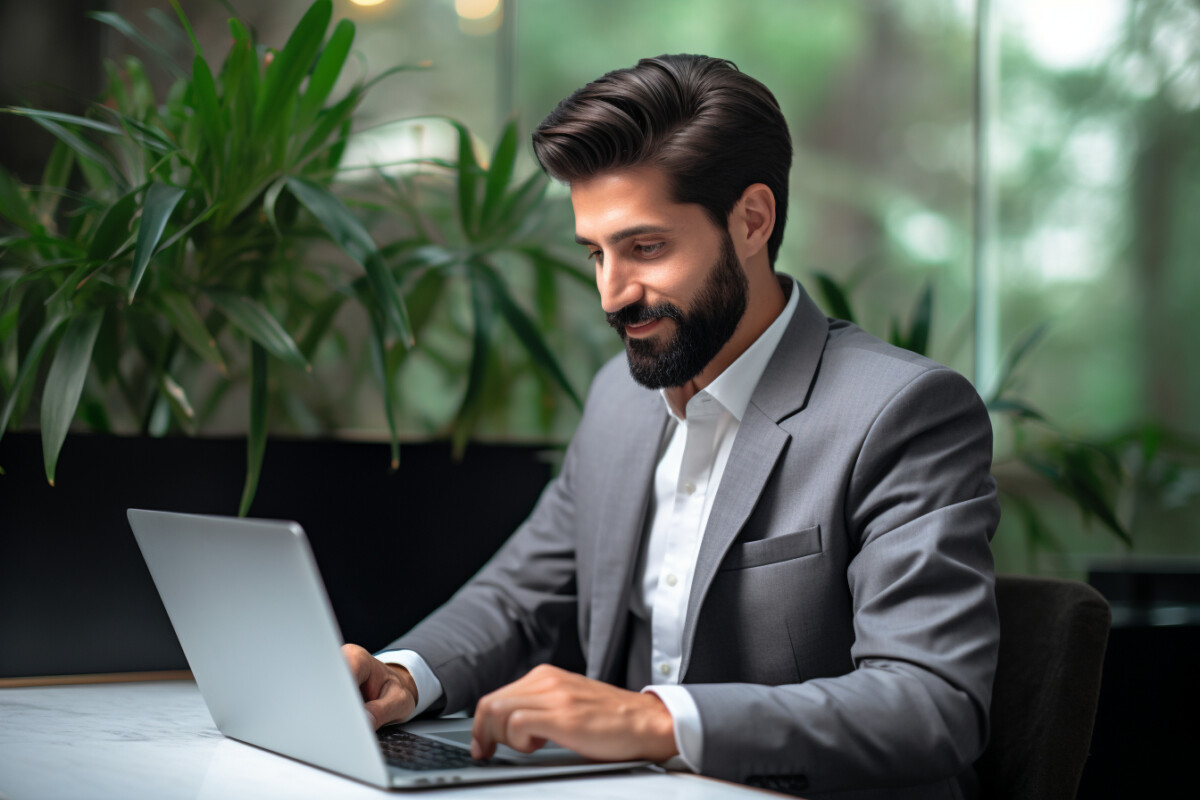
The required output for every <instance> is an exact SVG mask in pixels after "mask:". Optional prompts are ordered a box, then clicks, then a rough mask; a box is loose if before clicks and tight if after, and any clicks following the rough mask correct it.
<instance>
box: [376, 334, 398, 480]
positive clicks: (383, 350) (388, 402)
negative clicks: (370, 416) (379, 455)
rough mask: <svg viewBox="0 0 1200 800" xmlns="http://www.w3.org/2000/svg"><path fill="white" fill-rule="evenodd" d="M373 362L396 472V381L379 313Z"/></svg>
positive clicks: (393, 468)
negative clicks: (390, 368)
mask: <svg viewBox="0 0 1200 800" xmlns="http://www.w3.org/2000/svg"><path fill="white" fill-rule="evenodd" d="M370 346H371V363H372V365H373V366H374V367H375V377H376V379H377V380H378V381H379V385H380V387H382V389H383V415H384V418H385V419H386V421H387V426H388V440H389V442H390V446H391V469H392V471H393V472H394V471H395V470H397V469H399V468H400V430H399V427H398V426H397V424H396V405H397V403H396V382H395V380H394V377H395V376H394V374H393V373H392V372H391V370H389V369H388V360H389V359H388V351H387V328H386V325H385V324H384V322H383V320H381V319H379V314H378V313H373V314H371V337H370Z"/></svg>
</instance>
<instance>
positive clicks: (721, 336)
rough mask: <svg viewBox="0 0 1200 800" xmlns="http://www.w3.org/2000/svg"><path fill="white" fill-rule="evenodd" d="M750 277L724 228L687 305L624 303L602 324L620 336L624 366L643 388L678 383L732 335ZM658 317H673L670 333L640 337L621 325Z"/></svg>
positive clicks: (693, 373)
mask: <svg viewBox="0 0 1200 800" xmlns="http://www.w3.org/2000/svg"><path fill="white" fill-rule="evenodd" d="M749 291H750V283H749V281H748V280H747V279H746V273H745V271H744V270H743V269H742V266H741V263H740V262H739V261H738V257H737V253H736V252H735V251H734V249H733V241H732V240H731V239H730V238H729V234H728V233H726V234H725V237H724V241H723V242H722V244H721V255H720V256H719V257H718V259H717V261H716V262H715V263H714V264H713V266H712V268H711V269H709V271H708V277H707V278H706V279H705V281H704V285H703V286H701V287H700V290H699V291H698V292H696V295H695V297H694V298H693V300H692V307H691V308H690V309H689V310H688V311H687V312H684V311H683V310H682V309H681V308H679V306H676V305H674V304H672V303H659V304H657V305H653V306H645V305H642V304H640V303H639V304H635V305H628V306H625V307H624V308H622V309H620V310H619V311H614V312H613V313H611V314H608V315H607V318H608V324H609V325H612V326H613V327H614V328H616V329H617V332H618V333H620V334H621V338H622V339H623V340H624V341H625V354H626V356H627V357H628V358H629V372H630V374H631V375H633V379H634V380H635V381H637V382H638V383H640V384H641V385H642V386H645V387H646V388H648V389H664V388H666V387H669V386H682V385H683V384H685V383H687V382H688V381H690V380H691V379H692V378H694V377H696V376H697V375H699V374H700V372H701V371H702V370H703V369H704V368H705V367H706V366H708V364H709V362H710V361H712V360H713V358H715V357H716V355H717V353H719V352H720V351H721V348H722V347H724V346H725V343H726V342H728V341H729V340H730V338H731V337H732V336H733V332H734V330H735V329H736V328H737V325H738V322H740V321H741V319H742V315H743V314H745V313H746V298H747V296H748V294H749ZM660 317H664V318H666V319H670V320H674V322H675V335H674V336H672V337H671V338H670V339H665V340H664V339H663V336H662V335H661V334H658V335H654V336H649V337H647V338H645V339H636V338H631V337H630V336H629V335H628V334H626V332H625V326H626V325H637V324H639V323H645V322H649V321H651V320H654V319H658V318H660Z"/></svg>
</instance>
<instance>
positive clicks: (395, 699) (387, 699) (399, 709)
mask: <svg viewBox="0 0 1200 800" xmlns="http://www.w3.org/2000/svg"><path fill="white" fill-rule="evenodd" d="M363 707H364V708H366V710H367V713H368V714H370V715H371V721H372V722H373V724H374V727H375V728H376V729H379V728H380V727H381V726H383V725H387V724H388V723H389V722H403V721H404V720H406V719H408V718H409V717H410V716H412V712H413V709H414V708H415V707H416V698H414V697H413V696H412V695H411V694H409V692H408V690H407V689H406V688H405V687H404V685H403V684H401V683H400V680H399V679H398V678H395V677H392V678H389V679H388V680H386V681H384V682H383V684H382V685H381V686H380V689H379V694H378V696H377V697H375V698H373V699H371V700H368V701H367V702H366V703H364V704H363Z"/></svg>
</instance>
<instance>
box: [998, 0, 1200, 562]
mask: <svg viewBox="0 0 1200 800" xmlns="http://www.w3.org/2000/svg"><path fill="white" fill-rule="evenodd" d="M994 5H995V8H996V22H997V23H998V25H999V41H1000V50H999V67H1000V69H999V78H1000V79H999V85H998V94H997V96H996V98H995V105H996V111H997V116H996V119H995V120H994V123H993V124H992V126H991V129H990V133H991V137H992V147H991V150H990V153H989V156H990V162H991V171H992V175H993V176H994V180H995V185H994V187H993V189H994V191H995V193H996V196H997V198H998V216H997V230H996V238H995V239H994V241H992V242H991V243H990V244H991V247H992V248H993V250H992V252H993V254H994V256H995V260H996V261H995V267H996V274H997V275H998V277H999V281H1000V283H999V285H1000V287H1001V291H1000V294H999V305H1000V326H1001V338H1002V340H1004V341H1007V342H1012V341H1015V340H1017V339H1019V338H1020V337H1021V336H1022V335H1023V334H1025V333H1026V332H1028V331H1030V330H1032V329H1034V328H1035V327H1037V326H1039V325H1042V324H1046V325H1047V326H1048V327H1047V335H1046V337H1045V340H1044V341H1043V343H1042V344H1041V346H1040V347H1038V349H1037V350H1036V351H1035V352H1034V353H1033V354H1032V356H1031V358H1030V361H1029V364H1028V367H1029V369H1028V370H1026V371H1025V372H1024V381H1023V385H1021V387H1020V391H1021V393H1022V395H1023V396H1024V397H1026V398H1027V399H1028V400H1029V401H1030V402H1031V403H1032V404H1033V405H1034V406H1035V407H1037V408H1038V409H1040V410H1042V411H1043V412H1045V413H1046V414H1047V415H1048V416H1050V417H1051V418H1052V419H1054V420H1055V421H1056V422H1057V423H1058V425H1060V426H1061V428H1062V430H1063V431H1065V432H1066V433H1067V434H1068V435H1069V436H1071V437H1075V438H1078V439H1080V440H1085V441H1093V442H1098V443H1103V444H1105V445H1108V446H1109V450H1110V451H1111V452H1113V453H1114V454H1116V455H1117V456H1118V457H1119V458H1120V459H1121V467H1122V468H1123V469H1124V470H1125V471H1126V474H1127V476H1128V477H1129V478H1130V479H1132V480H1134V481H1136V480H1139V479H1141V480H1142V481H1144V485H1143V486H1142V487H1141V490H1140V491H1138V492H1133V491H1126V492H1124V493H1123V494H1122V495H1121V497H1120V503H1119V504H1118V509H1117V510H1118V514H1119V516H1120V518H1121V520H1122V521H1123V522H1125V523H1126V524H1128V525H1129V526H1130V528H1131V530H1132V535H1133V537H1134V540H1135V542H1136V547H1135V551H1134V552H1143V553H1145V552H1151V553H1154V552H1160V553H1183V552H1196V550H1197V545H1196V541H1197V535H1196V522H1195V521H1196V518H1197V517H1196V512H1197V510H1198V504H1197V501H1196V495H1197V493H1198V492H1200V471H1197V469H1196V459H1195V455H1194V452H1193V453H1192V455H1188V454H1187V453H1186V452H1185V451H1184V450H1183V449H1181V447H1180V445H1181V441H1180V439H1179V438H1178V437H1180V436H1186V435H1190V436H1192V437H1194V436H1195V434H1196V433H1197V432H1200V421H1198V420H1197V416H1196V411H1197V409H1200V359H1197V358H1196V357H1195V355H1194V348H1195V343H1196V342H1197V341H1200V318H1198V317H1197V316H1196V314H1195V313H1194V309H1195V307H1196V305H1197V303H1198V302H1200V270H1198V269H1197V261H1196V253H1197V252H1200V226H1198V225H1197V224H1196V222H1197V211H1196V210H1197V208H1198V207H1200V124H1198V123H1200V115H1198V113H1197V109H1198V108H1200V8H1197V6H1196V4H1195V3H1191V2H1183V1H1182V0H1180V1H1179V2H1175V1H1173V0H1161V1H1160V2H1136V0H1087V2H1083V1H1082V0H1081V1H1080V2H1057V3H1045V2H1039V1H1038V0H1000V2H997V3H995V4H994ZM1043 432H1044V429H1043ZM999 433H1000V435H1001V437H1002V439H1001V449H1002V450H1004V449H1007V450H1009V451H1010V452H1011V450H1012V446H1013V444H1014V441H1013V440H1012V439H1011V438H1007V439H1005V438H1003V437H1011V431H1007V430H1004V429H1001V430H1000V431H999ZM1030 433H1031V434H1035V435H1034V436H1033V437H1032V438H1031V439H1030V440H1028V441H1026V442H1025V444H1026V445H1032V450H1031V451H1030V452H1033V453H1034V454H1035V455H1036V456H1039V457H1040V456H1045V455H1047V454H1048V452H1047V451H1045V450H1041V451H1039V450H1038V447H1039V445H1038V442H1037V436H1036V434H1037V432H1036V431H1034V430H1030ZM1149 454H1152V455H1153V459H1151V460H1150V461H1149V462H1147V456H1148V455H1149ZM1010 466H1011V465H1010ZM1098 469H1099V474H1100V475H1101V476H1103V474H1104V472H1105V468H1104V467H1103V465H1101V466H1100V467H1099V468H1098ZM1047 520H1048V522H1049V523H1050V527H1051V529H1052V530H1053V531H1054V535H1055V536H1057V537H1059V539H1060V541H1061V543H1062V544H1063V546H1064V547H1065V549H1066V553H1068V554H1070V555H1066V556H1065V557H1061V558H1060V557H1050V558H1048V559H1047V560H1045V561H1043V563H1042V566H1043V567H1045V568H1047V569H1057V570H1062V571H1068V572H1069V571H1077V570H1079V569H1081V568H1082V566H1083V565H1084V563H1085V562H1086V559H1087V558H1088V557H1089V556H1090V555H1092V554H1096V553H1120V552H1123V548H1122V547H1121V546H1120V545H1119V544H1118V543H1117V541H1116V539H1115V537H1113V536H1110V535H1108V534H1107V533H1106V532H1104V531H1103V527H1102V526H1099V525H1096V524H1093V525H1092V526H1091V528H1092V529H1093V531H1092V533H1091V535H1090V536H1089V535H1086V534H1085V533H1082V532H1081V526H1080V524H1079V516H1078V514H1077V513H1076V511H1075V509H1072V508H1069V507H1067V505H1066V504H1063V506H1062V507H1061V508H1059V509H1058V512H1057V513H1056V514H1053V515H1052V516H1050V517H1048V518H1047ZM1004 524H1005V526H1007V527H1008V528H1009V530H1008V533H1009V534H1015V533H1016V531H1015V530H1012V526H1014V525H1015V524H1016V518H1011V519H1009V520H1006V522H1005V523H1004ZM1003 531H1004V529H1003V528H1002V532H1003ZM1020 539H1021V537H1020V536H1019V535H1017V536H1013V535H1007V536H1000V537H998V538H997V545H998V547H997V550H998V553H999V554H1000V555H1001V558H1002V560H1003V559H1005V558H1016V557H1018V555H1017V552H1016V550H1015V549H1014V548H1013V545H1014V543H1016V542H1019V541H1020ZM1018 549H1019V548H1018Z"/></svg>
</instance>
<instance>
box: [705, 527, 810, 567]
mask: <svg viewBox="0 0 1200 800" xmlns="http://www.w3.org/2000/svg"><path fill="white" fill-rule="evenodd" d="M819 552H821V526H820V525H814V526H813V527H811V528H805V529H804V530H802V531H796V532H795V533H784V534H781V535H779V536H770V537H768V538H766V539H758V540H757V541H753V542H743V543H742V544H740V545H734V546H733V547H731V548H729V553H728V554H726V556H725V560H724V561H722V562H721V570H722V571H724V570H730V569H747V568H749V567H761V566H763V565H765V564H777V563H779V562H781V561H791V560H792V559H793V558H800V557H802V556H811V555H812V554H813V553H819Z"/></svg>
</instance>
